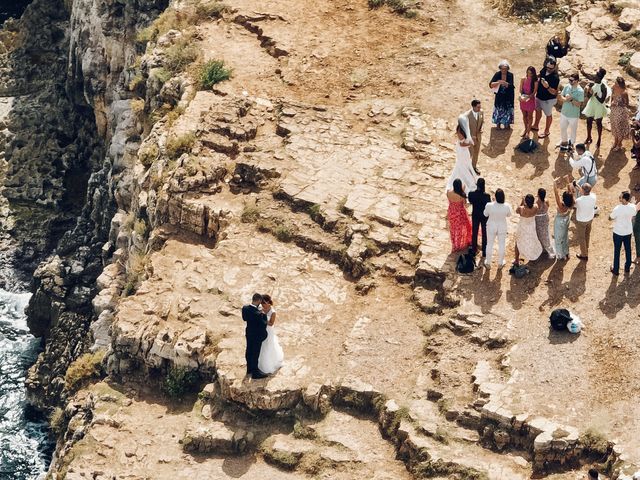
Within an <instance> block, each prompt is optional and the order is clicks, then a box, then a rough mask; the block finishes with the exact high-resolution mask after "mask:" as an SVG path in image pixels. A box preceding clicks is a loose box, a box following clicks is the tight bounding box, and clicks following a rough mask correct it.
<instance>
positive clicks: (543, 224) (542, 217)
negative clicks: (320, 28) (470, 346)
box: [535, 188, 555, 258]
mask: <svg viewBox="0 0 640 480" xmlns="http://www.w3.org/2000/svg"><path fill="white" fill-rule="evenodd" d="M536 205H537V207H538V213H536V216H535V219H536V234H537V235H538V240H540V243H541V244H542V248H544V250H545V251H546V252H547V255H549V258H553V257H555V252H554V250H553V245H551V236H550V235H549V200H547V191H546V190H545V189H544V188H539V189H538V198H537V199H536Z"/></svg>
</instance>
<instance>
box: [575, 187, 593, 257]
mask: <svg viewBox="0 0 640 480" xmlns="http://www.w3.org/2000/svg"><path fill="white" fill-rule="evenodd" d="M581 193H582V195H581V196H579V197H578V198H577V199H576V236H577V237H578V244H579V245H580V253H579V254H576V257H578V258H579V259H580V260H589V240H590V238H591V222H593V217H594V215H595V211H596V194H595V193H593V192H591V185H590V184H588V183H585V184H583V185H582V192H581Z"/></svg>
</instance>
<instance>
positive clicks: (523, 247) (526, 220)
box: [513, 194, 542, 265]
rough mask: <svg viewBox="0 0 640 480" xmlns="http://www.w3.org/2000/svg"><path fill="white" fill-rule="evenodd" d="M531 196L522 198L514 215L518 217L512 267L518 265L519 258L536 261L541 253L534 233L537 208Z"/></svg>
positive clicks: (539, 244)
mask: <svg viewBox="0 0 640 480" xmlns="http://www.w3.org/2000/svg"><path fill="white" fill-rule="evenodd" d="M535 202H536V200H535V198H533V195H531V194H528V195H526V196H525V197H523V198H522V202H520V206H519V207H518V208H517V209H516V213H517V214H518V215H520V222H519V223H518V231H517V232H516V259H515V260H514V262H513V264H514V265H519V264H520V256H523V257H524V258H525V259H527V260H537V259H538V257H539V256H540V254H541V253H542V244H541V243H540V240H538V234H537V233H536V218H535V217H536V214H537V213H538V206H537V205H536V203H535Z"/></svg>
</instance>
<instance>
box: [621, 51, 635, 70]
mask: <svg viewBox="0 0 640 480" xmlns="http://www.w3.org/2000/svg"><path fill="white" fill-rule="evenodd" d="M632 56H633V52H625V53H621V54H620V58H619V59H618V65H620V66H621V67H626V66H627V65H629V62H630V61H631V57H632Z"/></svg>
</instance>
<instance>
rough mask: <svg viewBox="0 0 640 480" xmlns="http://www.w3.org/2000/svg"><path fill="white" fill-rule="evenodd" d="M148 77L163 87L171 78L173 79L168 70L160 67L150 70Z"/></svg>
mask: <svg viewBox="0 0 640 480" xmlns="http://www.w3.org/2000/svg"><path fill="white" fill-rule="evenodd" d="M150 76H152V77H153V78H157V79H158V81H159V82H160V83H162V84H163V85H164V84H165V83H167V82H168V81H169V80H171V77H173V75H172V73H171V72H170V71H169V70H167V69H166V68H162V67H161V68H154V69H153V70H151V72H150Z"/></svg>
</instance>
